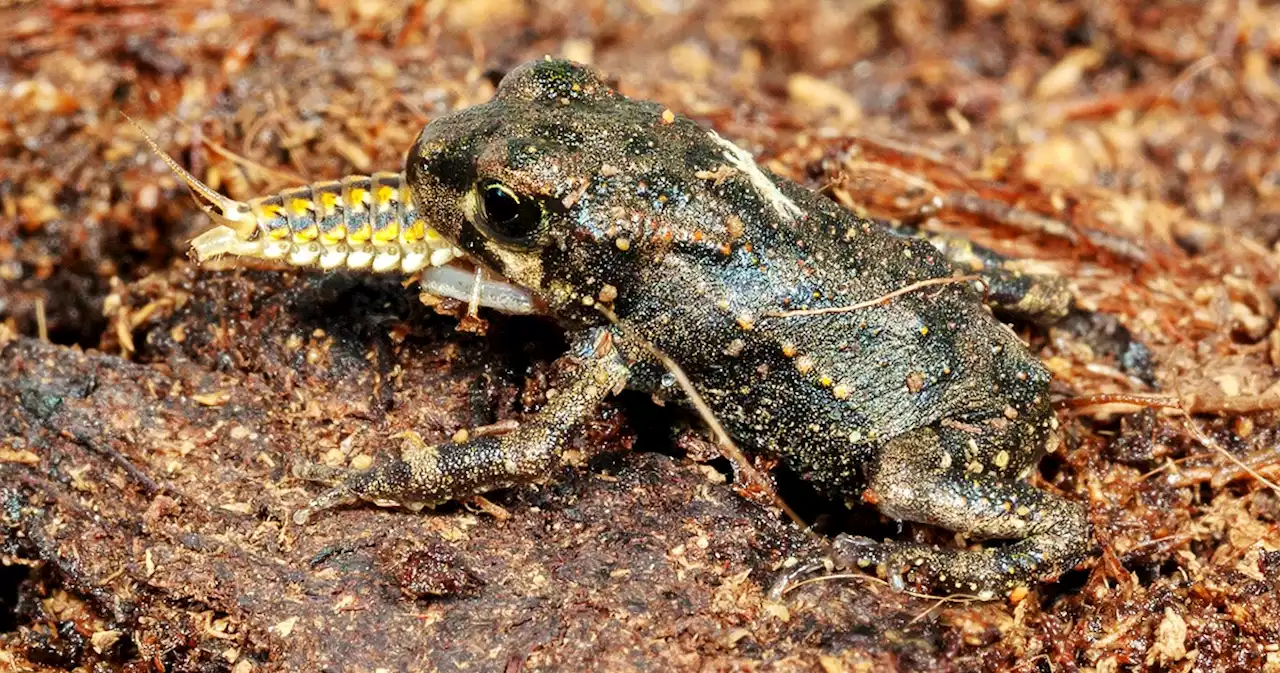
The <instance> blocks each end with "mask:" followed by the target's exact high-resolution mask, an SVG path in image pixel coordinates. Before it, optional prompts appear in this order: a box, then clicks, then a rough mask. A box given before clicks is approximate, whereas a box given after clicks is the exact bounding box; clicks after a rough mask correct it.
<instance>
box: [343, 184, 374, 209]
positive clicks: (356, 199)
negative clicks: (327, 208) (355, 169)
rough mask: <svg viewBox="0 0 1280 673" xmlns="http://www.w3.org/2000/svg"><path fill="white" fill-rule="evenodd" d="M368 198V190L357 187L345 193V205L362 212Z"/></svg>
mask: <svg viewBox="0 0 1280 673" xmlns="http://www.w3.org/2000/svg"><path fill="white" fill-rule="evenodd" d="M368 198H369V190H367V189H360V188H358V187H357V188H354V189H352V190H351V191H349V192H347V205H348V206H351V207H352V208H355V209H357V210H363V209H364V206H365V203H367V201H368Z"/></svg>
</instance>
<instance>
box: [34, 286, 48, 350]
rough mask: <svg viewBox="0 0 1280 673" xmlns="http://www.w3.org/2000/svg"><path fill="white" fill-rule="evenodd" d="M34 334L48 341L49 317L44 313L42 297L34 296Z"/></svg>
mask: <svg viewBox="0 0 1280 673" xmlns="http://www.w3.org/2000/svg"><path fill="white" fill-rule="evenodd" d="M36 336H38V337H40V340H41V341H43V342H45V343H49V319H48V317H46V316H45V314H44V298H42V297H36Z"/></svg>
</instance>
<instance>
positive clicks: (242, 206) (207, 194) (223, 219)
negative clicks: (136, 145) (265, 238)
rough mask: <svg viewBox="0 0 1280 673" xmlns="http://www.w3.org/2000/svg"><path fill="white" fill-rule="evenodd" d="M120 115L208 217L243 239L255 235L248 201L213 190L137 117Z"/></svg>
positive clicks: (122, 113) (254, 224)
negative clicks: (157, 141) (162, 146)
mask: <svg viewBox="0 0 1280 673" xmlns="http://www.w3.org/2000/svg"><path fill="white" fill-rule="evenodd" d="M120 114H121V115H124V118H125V119H128V120H129V123H130V124H133V127H134V128H136V129H138V133H140V134H142V139H143V140H144V141H146V143H147V145H148V146H150V147H151V151H152V152H155V153H156V155H157V156H159V157H160V159H161V161H164V163H165V165H167V166H168V167H169V170H171V171H173V172H174V174H175V175H177V176H178V177H179V178H181V179H182V181H183V182H184V183H186V185H187V188H189V189H190V190H191V191H192V193H193V195H194V196H195V197H196V204H197V205H199V206H200V209H201V210H203V211H204V212H206V213H208V214H209V217H211V218H213V220H214V221H215V222H217V223H218V224H221V225H225V226H227V227H229V228H231V229H232V230H234V231H235V232H236V235H237V236H239V237H240V238H242V239H248V238H249V237H250V236H251V235H253V233H254V230H255V229H256V227H257V222H256V221H255V219H254V217H253V213H252V210H251V209H250V208H249V204H247V203H244V202H242V201H236V200H235V199H230V198H227V197H225V196H223V195H221V194H219V193H218V192H216V191H214V190H213V188H212V187H210V186H209V185H206V184H205V183H203V182H201V181H200V180H199V178H197V177H196V176H194V175H192V174H191V173H190V172H189V171H187V169H185V168H183V167H182V166H179V165H178V162H177V161H175V160H174V158H173V157H171V156H169V154H168V153H166V152H165V151H164V150H162V149H160V145H159V144H157V143H156V141H155V140H152V139H151V136H150V135H148V134H147V131H146V129H143V128H142V125H141V124H139V123H138V122H137V121H136V120H134V118H133V117H130V116H129V115H127V114H125V113H124V112H121V113H120Z"/></svg>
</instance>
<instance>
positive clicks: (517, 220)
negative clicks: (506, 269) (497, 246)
mask: <svg viewBox="0 0 1280 673" xmlns="http://www.w3.org/2000/svg"><path fill="white" fill-rule="evenodd" d="M476 191H477V192H479V196H480V220H481V224H482V225H483V226H484V228H485V229H486V230H487V231H488V233H489V234H490V235H492V236H493V237H494V238H496V239H498V240H499V241H502V242H506V243H526V244H527V243H532V242H533V239H534V238H535V237H536V236H537V234H538V231H539V230H540V229H541V227H542V206H541V204H540V203H539V202H538V201H537V199H531V198H522V197H521V196H520V195H519V194H516V193H515V192H514V191H512V190H511V188H510V187H508V186H506V185H504V184H502V183H501V182H498V181H496V180H484V181H481V182H480V184H478V185H476Z"/></svg>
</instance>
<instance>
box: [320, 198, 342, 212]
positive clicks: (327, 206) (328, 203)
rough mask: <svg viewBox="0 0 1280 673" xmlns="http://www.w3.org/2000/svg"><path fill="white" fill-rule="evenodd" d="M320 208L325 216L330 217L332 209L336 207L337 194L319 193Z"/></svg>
mask: <svg viewBox="0 0 1280 673" xmlns="http://www.w3.org/2000/svg"><path fill="white" fill-rule="evenodd" d="M320 207H321V208H323V212H324V214H325V215H332V214H333V211H334V209H336V208H337V207H338V194H335V193H334V192H321V193H320Z"/></svg>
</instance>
